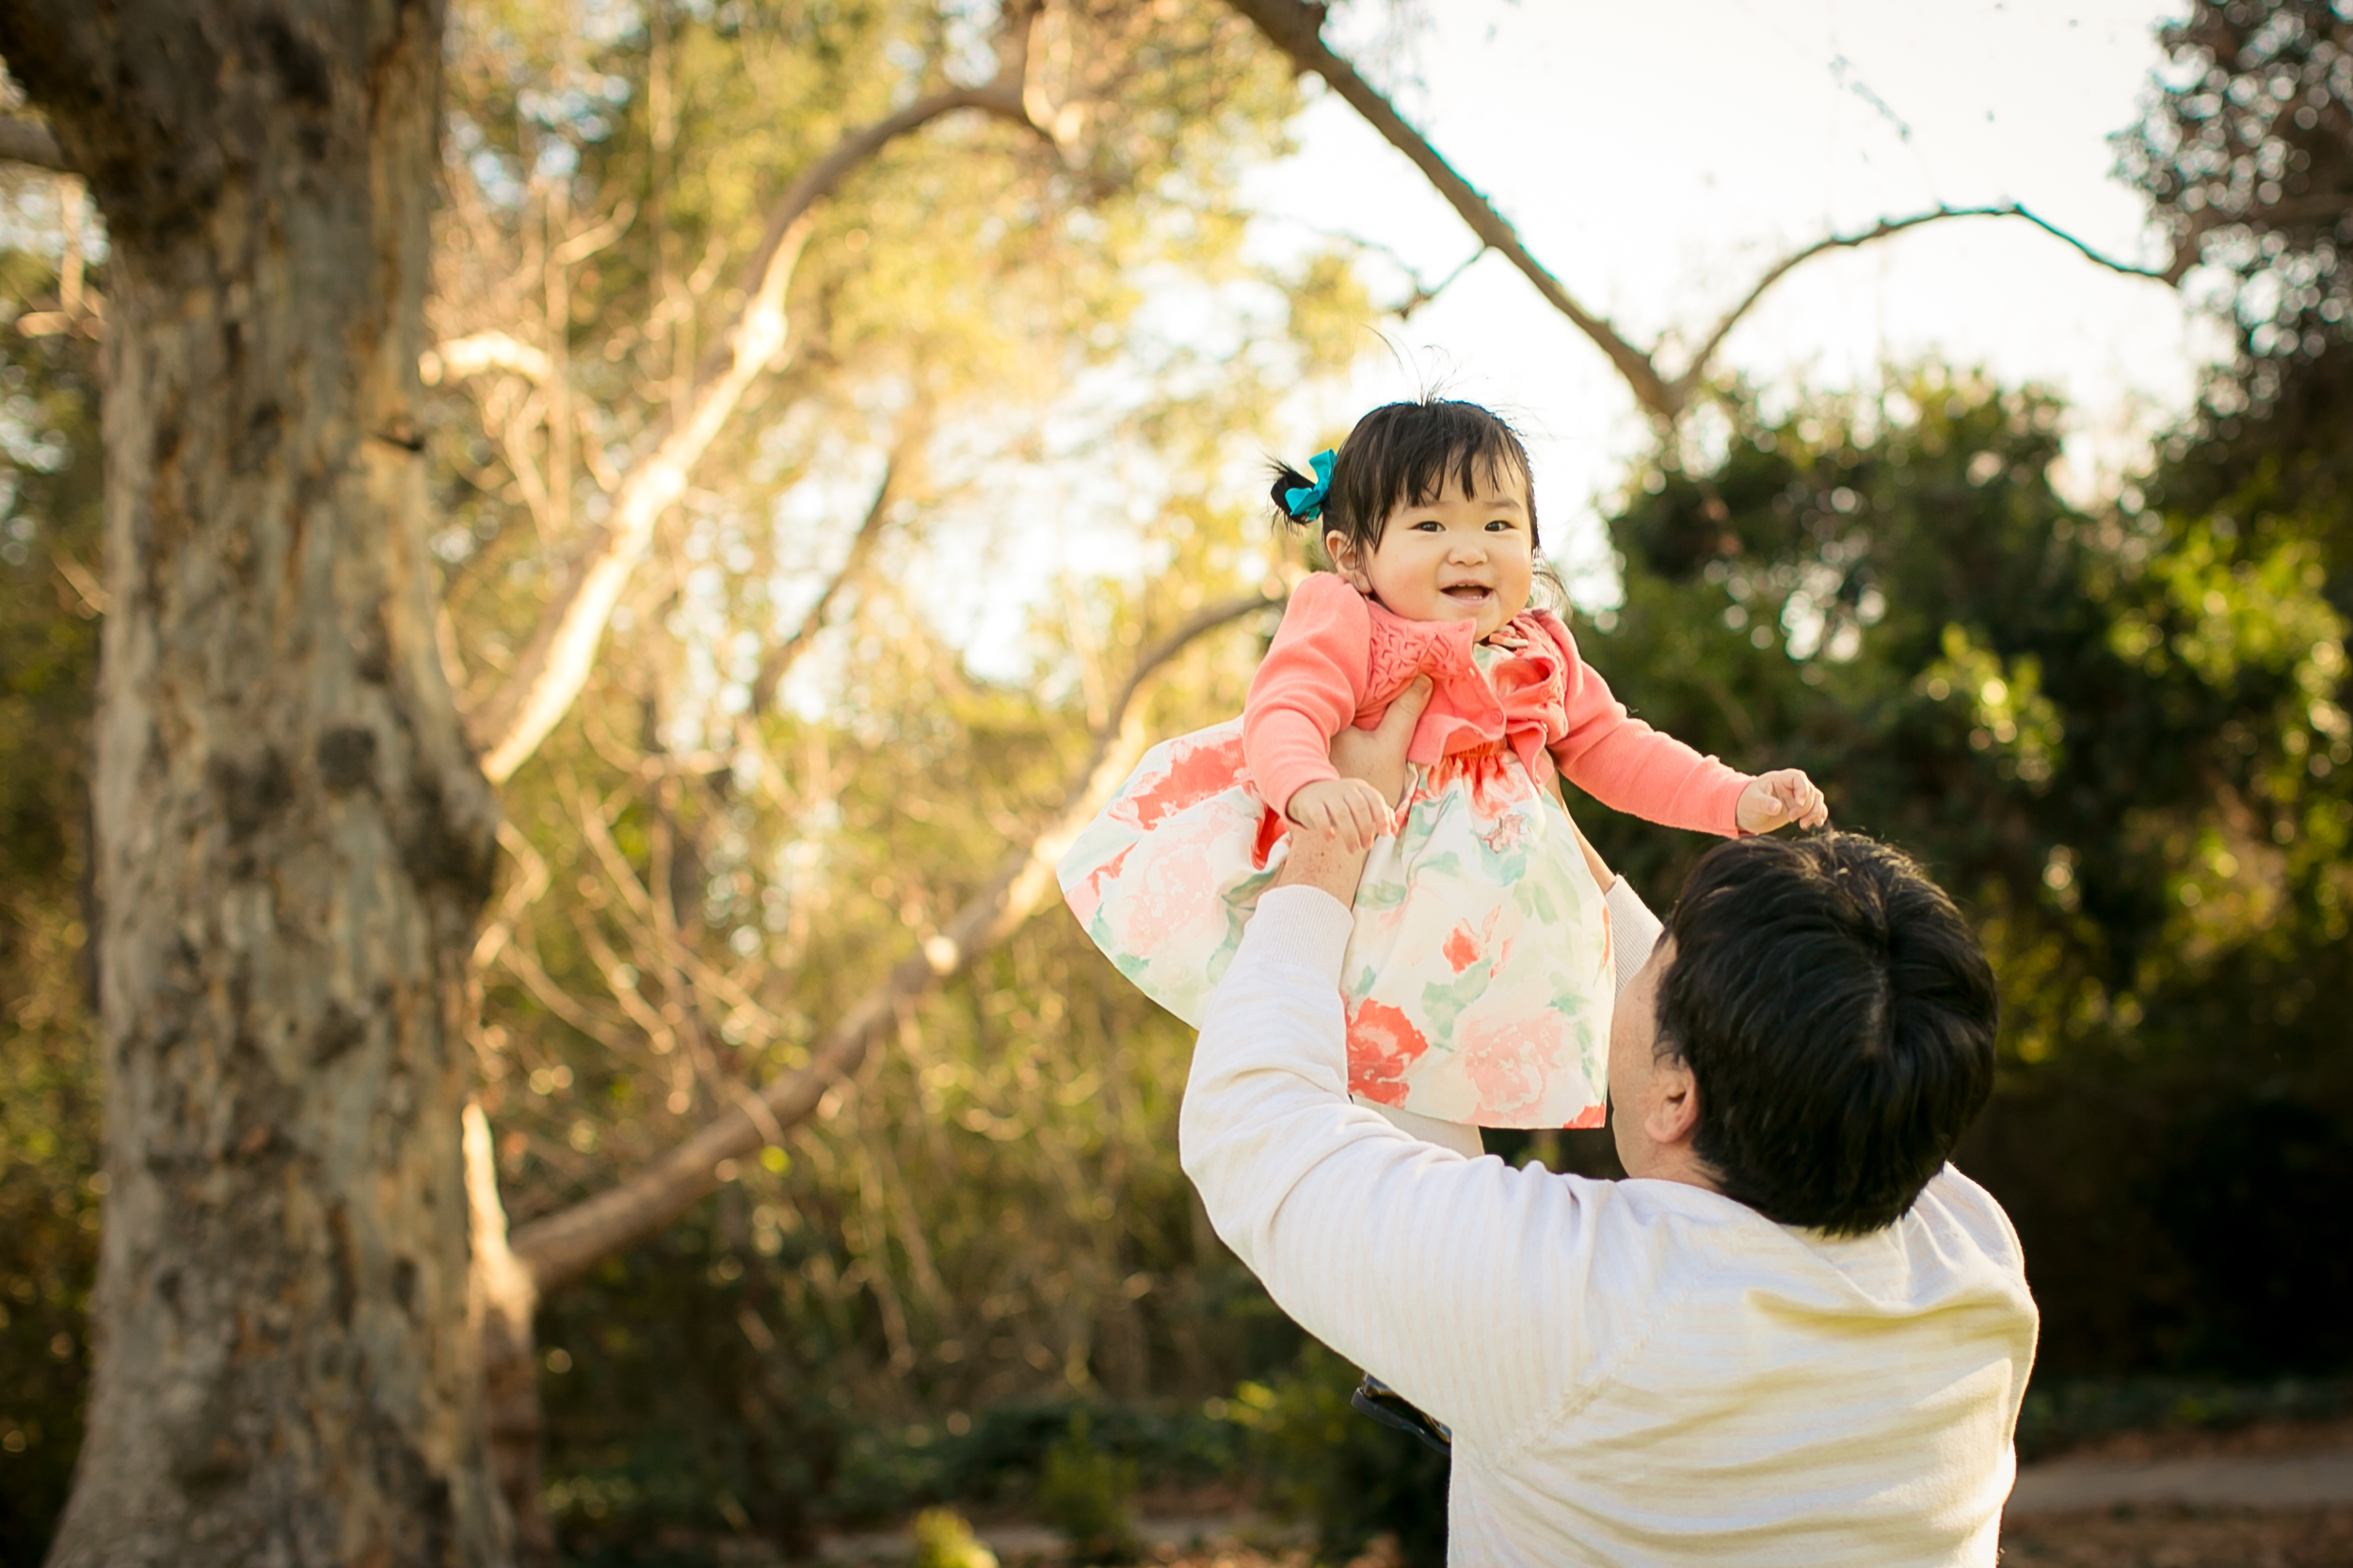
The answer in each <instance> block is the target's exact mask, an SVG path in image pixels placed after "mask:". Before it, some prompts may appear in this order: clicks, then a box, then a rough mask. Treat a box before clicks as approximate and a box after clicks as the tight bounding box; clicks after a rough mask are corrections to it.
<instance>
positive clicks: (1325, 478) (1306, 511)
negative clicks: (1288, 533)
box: [1283, 450, 1336, 522]
mask: <svg viewBox="0 0 2353 1568" xmlns="http://www.w3.org/2000/svg"><path fill="white" fill-rule="evenodd" d="M1334 456H1336V454H1334V453H1332V452H1330V451H1328V450H1327V451H1323V452H1319V453H1317V454H1316V455H1315V456H1312V457H1310V458H1308V459H1307V466H1308V467H1309V468H1311V469H1313V470H1315V471H1316V482H1315V483H1314V484H1312V485H1302V486H1299V487H1297V488H1293V489H1288V490H1285V491H1284V492H1283V509H1284V510H1285V511H1288V512H1289V513H1290V515H1291V516H1292V517H1293V518H1294V519H1296V520H1298V521H1301V522H1313V521H1315V520H1316V519H1318V518H1320V517H1321V516H1322V515H1323V498H1324V497H1325V496H1327V495H1330V494H1331V493H1332V459H1333V457H1334Z"/></svg>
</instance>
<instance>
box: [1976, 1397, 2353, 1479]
mask: <svg viewBox="0 0 2353 1568" xmlns="http://www.w3.org/2000/svg"><path fill="white" fill-rule="evenodd" d="M2348 1412H2353V1379H2346V1378H2316V1379H2306V1378H2282V1379H2280V1380H2279V1381H2277V1382H2272V1383H2254V1384H2249V1383H2232V1382H2225V1381H2222V1380H2219V1379H2215V1378H2178V1377H2176V1378H2167V1377H2138V1378H2121V1379H2106V1380H2089V1379H2075V1380H2072V1381H2067V1380H2054V1379H2044V1378H2038V1379H2036V1380H2035V1384H2034V1386H2033V1387H2031V1388H2029V1389H2027V1390H2026V1399H2025V1405H2024V1407H2023V1408H2022V1409H2020V1411H2019V1413H2018V1457H2019V1459H2020V1460H2021V1461H2023V1462H2026V1463H2032V1462H2033V1461H2035V1460H2038V1459H2044V1458H2048V1457H2049V1456H2051V1455H2052V1454H2055V1453H2063V1452H2065V1451H2066V1450H2067V1449H2068V1448H2073V1447H2074V1446H2075V1445H2076V1444H2079V1443H2088V1442H2090V1441H2092V1440H2094V1439H2096V1438H2101V1437H2105V1436H2108V1435H2110V1434H2111V1433H2115V1432H2161V1431H2166V1430H2176V1431H2179V1430H2191V1431H2208V1432H2228V1431H2231V1430H2233V1429H2234V1428H2238V1427H2243V1426H2247V1425H2249V1423H2251V1422H2255V1421H2323V1420H2334V1419H2338V1418H2341V1417H2343V1416H2345V1415H2346V1414H2347V1413H2348Z"/></svg>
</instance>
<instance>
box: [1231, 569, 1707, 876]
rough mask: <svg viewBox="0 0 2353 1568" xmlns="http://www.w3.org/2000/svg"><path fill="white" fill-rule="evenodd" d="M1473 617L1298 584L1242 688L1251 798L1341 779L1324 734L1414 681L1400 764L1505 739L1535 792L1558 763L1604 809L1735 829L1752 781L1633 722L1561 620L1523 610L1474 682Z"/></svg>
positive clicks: (1330, 581) (1322, 580)
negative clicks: (1435, 616)
mask: <svg viewBox="0 0 2353 1568" xmlns="http://www.w3.org/2000/svg"><path fill="white" fill-rule="evenodd" d="M1476 632H1477V628H1475V627H1474V626H1473V625H1472V624H1471V623H1470V622H1469V621H1427V620H1407V619H1406V618H1404V617H1403V616H1400V615H1397V614H1396V613H1395V612H1393V611H1391V610H1388V609H1386V608H1385V607H1384V606H1382V605H1381V604H1378V603H1376V602H1374V601H1373V600H1369V599H1368V598H1366V597H1365V596H1364V595H1363V594H1360V593H1358V592H1357V591H1356V590H1355V589H1354V588H1353V587H1351V586H1350V585H1349V584H1348V583H1347V582H1346V581H1345V580H1344V579H1342V578H1339V577H1337V576H1335V575H1334V574H1333V573H1331V572H1326V571H1320V572H1317V573H1315V574H1313V575H1312V576H1310V577H1308V578H1307V579H1306V580H1305V582H1303V583H1301V584H1299V587H1298V590H1297V591H1296V592H1294V593H1293V594H1292V595H1291V600H1290V605H1289V608H1288V609H1286V610H1285V611H1284V612H1283V624H1282V627H1281V629H1280V630H1278V631H1277V632H1275V633H1274V643H1273V647H1271V648H1268V649H1267V656H1266V661H1265V663H1263V664H1260V665H1259V666H1258V673H1257V677H1256V678H1255V679H1253V680H1252V681H1251V682H1250V698H1249V701H1248V702H1246V703H1245V704H1244V705H1243V707H1242V721H1241V744H1242V755H1243V757H1244V759H1245V760H1247V762H1248V763H1249V767H1250V776H1251V779H1252V781H1253V782H1254V783H1255V784H1256V785H1257V790H1258V794H1259V797H1260V798H1261V799H1263V800H1264V801H1266V803H1267V804H1268V805H1269V806H1271V807H1273V808H1275V809H1276V810H1278V811H1280V812H1282V813H1283V814H1284V815H1285V816H1287V817H1288V816H1289V807H1290V798H1291V796H1292V795H1293V794H1295V793H1296V792H1298V791H1299V788H1300V786H1302V785H1304V784H1312V783H1315V782H1316V781H1317V780H1319V779H1325V778H1337V777H1338V776H1339V775H1338V774H1337V773H1336V772H1334V771H1333V767H1332V753H1331V747H1332V737H1333V736H1335V735H1337V734H1338V733H1339V732H1340V729H1341V728H1342V727H1343V726H1345V725H1349V724H1354V725H1357V726H1359V727H1360V728H1370V727H1371V726H1372V725H1374V724H1377V723H1379V722H1380V719H1381V715H1382V714H1383V713H1385V712H1387V711H1388V707H1389V704H1390V703H1391V702H1392V701H1393V700H1395V699H1396V697H1397V695H1398V694H1399V693H1400V692H1401V691H1403V690H1404V689H1405V687H1406V686H1407V684H1409V683H1410V682H1411V681H1412V680H1413V679H1414V677H1416V676H1417V675H1427V676H1429V677H1430V678H1431V680H1432V681H1433V683H1434V684H1435V686H1436V690H1435V691H1433V693H1432V694H1431V697H1430V706H1429V708H1428V709H1427V710H1426V711H1425V712H1423V713H1422V716H1421V722H1420V723H1419V724H1418V725H1417V726H1416V727H1415V728H1414V741H1413V744H1412V745H1411V746H1410V747H1409V748H1408V749H1407V751H1406V754H1405V755H1406V756H1407V758H1409V759H1410V760H1413V761H1416V762H1422V763H1429V762H1435V761H1436V760H1438V759H1439V758H1441V757H1444V756H1447V755H1449V753H1453V752H1458V751H1470V750H1474V749H1476V748H1478V747H1480V746H1483V745H1492V744H1496V743H1497V742H1502V743H1504V744H1508V745H1510V746H1511V748H1512V749H1513V751H1514V752H1516V753H1518V755H1519V758H1520V760H1521V761H1522V762H1523V763H1524V764H1526V766H1527V768H1528V771H1529V776H1531V777H1533V778H1534V779H1535V780H1536V782H1537V784H1538V786H1539V787H1541V786H1543V785H1544V784H1545V783H1546V782H1547V781H1548V780H1549V779H1550V778H1551V776H1552V771H1553V768H1554V767H1555V766H1558V768H1559V769H1560V771H1561V775H1562V776H1565V777H1566V778H1567V779H1568V781H1569V782H1570V783H1572V784H1574V785H1576V786H1577V788H1578V789H1580V790H1582V791H1584V792H1586V793H1587V794H1590V795H1592V796H1593V798H1594V799H1595V800H1598V801H1600V802H1601V803H1602V804H1603V805H1604V806H1607V807H1609V808H1611V809H1612V810H1617V811H1625V812H1629V813H1631V814H1633V815H1635V816H1638V817H1642V818H1645V819H1647V820H1648V821H1651V822H1655V823H1662V824H1666V825H1667V826H1669V827H1685V828H1691V829H1694V830H1696V831H1698V832H1702V833H1719V834H1722V835H1723V836H1724V837H1726V838H1732V837H1736V836H1737V835H1738V833H1739V831H1740V830H1739V827H1738V824H1737V823H1736V821H1735V820H1734V814H1733V806H1734V803H1735V802H1736V801H1737V800H1738V799H1739V796H1740V792H1741V790H1742V789H1744V788H1746V787H1747V785H1748V783H1749V776H1748V775H1747V774H1744V773H1739V772H1736V771H1735V770H1733V769H1731V768H1728V767H1726V766H1724V765H1723V764H1722V763H1721V762H1719V761H1718V760H1716V759H1715V758H1713V757H1703V756H1701V755H1700V754H1699V753H1698V752H1696V751H1693V750H1692V749H1691V748H1690V747H1689V746H1688V745H1685V744H1683V743H1682V742H1681V741H1678V740H1676V739H1675V738H1674V737H1673V736H1672V735H1662V734H1660V733H1659V732H1658V731H1657V730H1656V729H1653V728H1651V727H1650V726H1649V725H1647V724H1644V723H1643V722H1642V721H1641V720H1640V719H1638V718H1635V717H1632V716H1631V715H1629V714H1628V713H1627V712H1626V711H1625V704H1624V703H1622V702H1620V701H1619V700H1618V699H1617V698H1616V697H1614V696H1610V695H1609V686H1608V685H1606V684H1605V683H1604V682H1603V680H1602V679H1601V677H1600V676H1598V675H1596V674H1594V673H1593V668H1592V666H1590V665H1588V664H1586V663H1585V662H1584V661H1583V660H1582V659H1579V658H1578V657H1577V642H1576V639H1575V638H1573V637H1571V636H1570V635H1569V629H1568V628H1567V627H1565V626H1563V625H1562V624H1561V618H1560V617H1559V616H1555V615H1552V614H1550V613H1549V612H1547V611H1543V610H1530V611H1527V612H1524V613H1522V614H1521V615H1519V616H1514V617H1513V620H1512V622H1511V623H1510V625H1508V626H1507V627H1505V628H1504V629H1503V631H1502V632H1498V633H1497V634H1496V636H1495V638H1494V639H1492V640H1493V641H1495V642H1496V643H1497V645H1498V646H1502V647H1507V648H1510V647H1512V645H1513V643H1516V644H1517V645H1518V646H1517V647H1516V648H1513V651H1512V656H1511V657H1510V658H1507V659H1501V660H1497V662H1496V664H1495V666H1494V668H1493V670H1492V671H1491V672H1490V673H1489V674H1486V675H1482V674H1481V673H1480V670H1479V667H1478V666H1477V665H1476V664H1473V663H1472V660H1471V646H1472V642H1473V638H1474V636H1475V634H1476Z"/></svg>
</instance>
